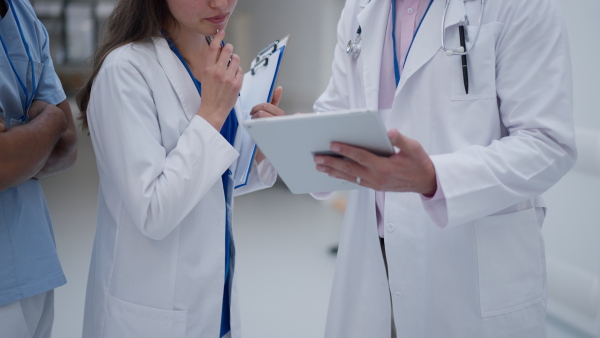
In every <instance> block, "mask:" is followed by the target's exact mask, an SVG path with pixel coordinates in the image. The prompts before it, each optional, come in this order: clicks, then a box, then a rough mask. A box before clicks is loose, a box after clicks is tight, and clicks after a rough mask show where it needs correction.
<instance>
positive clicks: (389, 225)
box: [387, 223, 396, 232]
mask: <svg viewBox="0 0 600 338" xmlns="http://www.w3.org/2000/svg"><path fill="white" fill-rule="evenodd" d="M387 229H388V231H389V232H394V229H396V227H395V226H394V224H393V223H388V225H387Z"/></svg>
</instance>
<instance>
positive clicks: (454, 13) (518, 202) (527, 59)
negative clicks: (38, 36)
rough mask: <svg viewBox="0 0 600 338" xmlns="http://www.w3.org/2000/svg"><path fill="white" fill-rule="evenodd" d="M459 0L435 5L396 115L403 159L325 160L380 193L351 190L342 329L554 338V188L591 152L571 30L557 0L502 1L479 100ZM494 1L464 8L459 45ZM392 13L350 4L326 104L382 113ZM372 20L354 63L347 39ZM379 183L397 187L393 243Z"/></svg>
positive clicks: (410, 61) (356, 156)
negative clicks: (581, 154)
mask: <svg viewBox="0 0 600 338" xmlns="http://www.w3.org/2000/svg"><path fill="white" fill-rule="evenodd" d="M406 2H407V1H405V3H406ZM413 3H414V1H413ZM445 3H446V2H445V1H442V0H435V1H432V2H430V1H429V0H426V1H420V4H419V10H420V11H424V10H426V9H427V8H428V6H430V7H429V9H428V11H426V14H425V15H424V18H423V20H422V23H421V26H420V28H419V29H418V32H417V34H416V37H415V38H414V40H413V42H412V46H411V47H410V51H409V53H408V55H407V57H406V62H405V64H404V70H403V72H402V74H401V79H400V81H399V84H398V86H397V88H396V90H395V94H394V98H393V104H392V108H391V111H390V112H389V115H388V116H387V117H385V119H384V121H385V124H386V127H387V129H388V130H390V132H389V135H390V138H391V140H392V142H393V144H394V145H395V146H396V147H397V148H399V150H400V151H399V153H398V154H396V155H394V156H392V157H390V158H379V157H376V156H374V155H371V154H370V153H368V152H365V151H362V150H360V149H358V148H354V147H350V146H348V145H342V144H333V145H332V150H334V151H336V152H338V153H340V154H342V155H344V156H346V157H348V158H350V159H352V160H354V161H347V160H339V159H337V158H334V157H316V159H315V161H316V162H317V163H318V164H317V168H318V169H319V170H321V171H324V172H327V173H328V174H329V175H331V176H334V177H339V178H343V179H346V180H349V181H352V182H359V183H360V185H362V186H365V187H367V188H370V189H362V190H358V191H352V192H351V193H350V195H349V201H348V205H347V211H346V215H345V220H344V226H343V230H342V234H341V240H340V247H339V254H338V260H337V266H336V274H335V278H334V283H333V288H332V295H331V300H330V306H329V314H328V318H327V328H326V334H325V336H326V337H328V338H331V337H336V338H338V337H339V338H352V337H356V338H359V337H360V338H363V337H378V338H381V337H390V336H393V335H395V333H394V332H393V331H394V330H395V331H396V332H397V336H398V337H407V338H439V337H444V338H450V337H456V338H487V337H506V338H537V337H545V336H546V329H545V314H546V312H545V310H546V292H547V287H546V273H545V258H544V244H543V237H542V223H543V220H544V216H545V205H544V202H543V201H542V199H541V197H540V195H541V194H542V193H543V192H544V191H546V190H547V189H548V188H550V187H551V186H552V185H553V184H554V183H555V182H557V181H558V180H559V179H560V178H561V177H562V176H563V175H564V174H565V173H566V172H567V171H568V170H569V169H570V168H571V166H572V165H573V163H574V162H575V158H576V150H575V142H574V131H573V121H572V91H571V87H572V80H571V68H570V58H569V45H568V40H567V34H566V32H565V27H564V26H563V23H562V20H561V18H560V15H559V14H558V12H559V10H558V8H557V5H556V3H555V2H554V1H552V0H528V1H517V0H488V1H486V5H485V6H486V7H485V13H484V16H483V21H482V22H483V23H482V26H481V33H480V35H479V38H478V40H477V42H476V45H475V47H474V48H473V50H472V51H471V52H470V53H469V55H468V74H469V75H468V76H469V92H468V94H466V92H465V89H464V82H463V73H462V64H461V57H460V56H447V55H446V53H445V52H444V51H443V50H442V48H441V38H440V29H441V25H442V17H443V13H444V6H445ZM480 8H481V2H480V1H460V0H453V1H451V2H450V6H449V8H448V12H447V17H446V21H445V27H444V30H445V42H446V44H447V45H448V47H450V48H456V47H458V46H459V34H458V33H459V32H458V24H459V21H461V20H464V18H465V14H467V15H468V18H469V22H470V25H469V26H468V29H467V32H468V36H469V37H470V40H469V44H472V42H473V40H474V37H475V36H476V33H477V28H478V25H477V23H478V21H479V18H480ZM398 10H402V7H400V6H399V9H398ZM404 10H405V11H406V10H407V9H406V8H404ZM410 10H411V9H409V13H412V11H410ZM397 13H398V12H397ZM398 15H399V14H398ZM390 17H391V1H389V0H371V1H368V0H348V1H347V2H346V6H345V8H344V11H343V14H342V17H341V20H340V22H339V26H338V44H337V46H336V50H335V58H334V62H333V75H332V78H331V81H330V83H329V86H328V87H327V90H326V91H325V92H324V93H323V94H322V96H321V97H320V98H319V100H318V101H317V102H316V104H315V109H316V110H317V111H335V110H345V109H354V108H369V109H372V110H377V109H378V97H379V96H378V95H379V91H380V90H381V88H380V85H379V84H380V79H381V76H389V74H380V67H381V62H382V61H381V60H382V46H384V37H385V36H386V34H385V32H386V29H388V27H387V25H389V23H388V22H389V21H388V19H389V18H390ZM417 23H418V22H417ZM359 25H360V27H361V28H362V34H361V35H362V36H361V37H362V41H361V44H362V46H361V47H362V48H361V49H362V51H361V53H360V56H359V57H358V58H357V59H353V57H352V55H351V54H347V53H346V46H347V44H348V41H349V40H354V39H355V36H356V32H357V28H358V27H359ZM469 44H468V45H467V46H468V47H469ZM391 76H392V81H393V77H394V76H393V73H392V75H391ZM392 83H393V82H392ZM336 147H337V148H339V149H337V150H336V149H335V148H336ZM359 178H360V179H359ZM376 190H377V191H385V194H384V203H383V204H382V214H383V216H382V219H381V224H382V225H383V227H381V229H380V230H381V231H382V232H383V233H382V235H383V238H382V239H380V237H381V236H378V226H377V214H376V199H375V198H376V192H375V191H376ZM432 195H433V198H431V197H432ZM382 249H383V250H382ZM382 256H384V257H385V258H386V260H387V262H386V261H384V259H383V257H382ZM386 263H387V271H386ZM386 272H387V273H388V274H389V278H388V277H387V276H386Z"/></svg>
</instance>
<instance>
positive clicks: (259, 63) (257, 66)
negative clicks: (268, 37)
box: [250, 54, 271, 75]
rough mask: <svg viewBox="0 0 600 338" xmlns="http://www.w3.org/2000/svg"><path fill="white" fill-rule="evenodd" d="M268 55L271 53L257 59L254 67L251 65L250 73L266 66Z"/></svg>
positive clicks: (254, 72)
mask: <svg viewBox="0 0 600 338" xmlns="http://www.w3.org/2000/svg"><path fill="white" fill-rule="evenodd" d="M269 56H271V54H268V55H265V56H263V58H262V59H260V60H258V61H257V62H256V63H255V64H254V67H252V68H251V69H250V74H252V75H254V74H256V71H257V70H259V69H260V68H264V67H266V66H267V65H268V64H269Z"/></svg>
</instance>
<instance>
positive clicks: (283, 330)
mask: <svg viewBox="0 0 600 338" xmlns="http://www.w3.org/2000/svg"><path fill="white" fill-rule="evenodd" d="M74 111H77V110H76V109H74ZM43 187H44V191H45V193H46V197H47V199H48V205H49V207H50V212H51V214H52V219H53V223H54V229H55V234H56V242H57V246H58V252H59V255H60V258H61V262H62V264H63V268H64V270H65V273H66V275H67V279H68V284H67V285H65V286H63V287H60V288H58V289H57V290H56V317H55V324H54V337H55V338H75V337H80V336H81V326H82V320H83V306H84V297H85V287H86V282H87V271H88V265H89V260H90V255H91V250H92V242H93V237H94V231H95V223H96V204H97V187H98V176H97V171H96V165H95V160H94V155H93V149H92V146H91V141H90V138H89V137H88V136H86V135H83V134H80V136H79V160H78V161H77V164H76V165H75V166H74V168H73V169H71V170H70V171H69V172H68V173H65V174H62V175H59V176H57V177H53V178H50V179H47V180H44V181H43ZM341 221H342V215H341V213H340V212H339V211H337V210H335V208H332V207H330V206H329V205H328V204H327V203H324V202H319V201H316V200H314V199H312V198H311V197H310V196H307V195H293V194H291V193H289V191H288V190H287V188H285V186H283V185H282V184H277V185H276V186H275V187H274V188H272V189H269V190H264V191H260V192H256V193H253V194H249V195H245V196H241V197H238V198H236V200H235V217H234V224H235V240H236V246H237V265H236V273H238V274H239V275H238V277H239V292H240V298H241V299H240V301H241V304H240V306H241V316H242V332H243V337H244V338H319V337H323V331H324V325H325V318H326V312H327V304H328V298H329V291H330V287H331V282H332V278H333V269H334V263H335V257H334V256H332V255H331V254H330V253H329V249H330V248H331V247H332V246H333V245H335V244H336V243H337V238H338V235H339V231H340V226H341ZM548 332H549V338H584V337H585V336H583V335H580V334H578V333H576V332H573V331H570V330H569V329H568V328H567V327H566V326H564V325H562V324H560V323H558V322H556V321H553V320H552V319H550V320H549V321H548ZM369 338H370V337H369ZM375 338H377V337H375ZM474 338H476V337H474Z"/></svg>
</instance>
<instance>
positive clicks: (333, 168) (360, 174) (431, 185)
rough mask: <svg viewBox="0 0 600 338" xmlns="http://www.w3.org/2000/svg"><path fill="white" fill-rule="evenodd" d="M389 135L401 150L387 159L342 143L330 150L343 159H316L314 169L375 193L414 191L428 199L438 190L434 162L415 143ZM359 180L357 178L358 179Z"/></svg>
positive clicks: (319, 157)
mask: <svg viewBox="0 0 600 338" xmlns="http://www.w3.org/2000/svg"><path fill="white" fill-rule="evenodd" d="M388 136H389V137H390V140H391V141H392V144H393V145H394V146H395V147H397V148H399V149H400V151H399V152H397V153H395V154H394V155H392V156H390V157H381V156H377V155H374V154H372V153H371V152H369V151H367V150H364V149H361V148H357V147H353V146H350V145H347V144H343V143H336V142H334V143H332V144H331V150H332V151H333V152H335V153H337V154H340V155H342V156H343V157H344V158H341V159H340V158H336V157H333V156H315V163H317V170H319V171H321V172H324V173H327V174H328V175H329V176H331V177H336V178H341V179H344V180H347V181H350V182H354V183H358V184H360V185H361V186H365V187H368V188H371V189H374V190H377V191H397V192H416V193H420V194H423V195H425V196H427V197H431V196H433V195H434V194H435V192H436V190H437V180H436V174H435V168H434V166H433V162H432V161H431V159H430V158H429V155H428V154H427V153H426V152H425V150H424V149H423V147H422V146H421V144H420V143H419V142H417V141H416V140H413V139H410V138H408V137H406V136H404V135H402V134H400V132H398V131H397V130H396V129H392V130H391V131H390V132H389V133H388ZM359 178H360V179H359Z"/></svg>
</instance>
